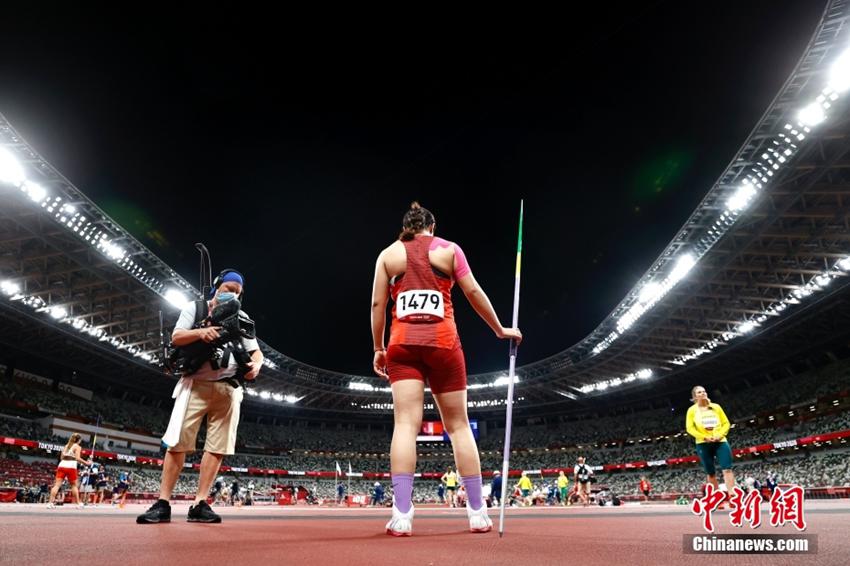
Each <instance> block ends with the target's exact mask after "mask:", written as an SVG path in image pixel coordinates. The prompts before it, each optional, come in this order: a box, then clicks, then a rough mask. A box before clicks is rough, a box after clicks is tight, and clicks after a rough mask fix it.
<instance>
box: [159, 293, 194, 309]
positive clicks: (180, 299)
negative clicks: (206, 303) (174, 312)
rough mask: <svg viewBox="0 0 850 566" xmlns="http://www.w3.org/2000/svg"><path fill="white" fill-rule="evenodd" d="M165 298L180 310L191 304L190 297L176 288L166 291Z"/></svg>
mask: <svg viewBox="0 0 850 566" xmlns="http://www.w3.org/2000/svg"><path fill="white" fill-rule="evenodd" d="M165 300H166V301H168V302H169V303H171V304H172V305H174V306H175V307H177V308H178V309H180V310H183V309H184V308H186V305H188V304H189V299H187V298H186V295H184V294H183V293H181V292H180V291H178V290H177V289H174V288H171V289H169V290H167V291H166V292H165Z"/></svg>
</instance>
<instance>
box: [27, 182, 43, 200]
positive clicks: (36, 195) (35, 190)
mask: <svg viewBox="0 0 850 566" xmlns="http://www.w3.org/2000/svg"><path fill="white" fill-rule="evenodd" d="M22 189H23V190H24V192H26V193H27V194H28V195H29V197H30V199H32V201H33V202H35V203H39V202H42V201H43V200H44V199H46V198H47V189H45V188H44V187H42V186H41V185H39V184H38V183H33V182H32V181H26V182H25V183H24V184H23V186H22Z"/></svg>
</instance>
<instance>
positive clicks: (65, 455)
mask: <svg viewBox="0 0 850 566" xmlns="http://www.w3.org/2000/svg"><path fill="white" fill-rule="evenodd" d="M63 478H67V480H68V483H70V484H71V485H74V484H75V483H77V459H76V458H75V457H74V451H73V448H72V449H71V450H69V451H68V452H62V461H61V462H59V465H58V466H57V467H56V479H57V480H60V479H63Z"/></svg>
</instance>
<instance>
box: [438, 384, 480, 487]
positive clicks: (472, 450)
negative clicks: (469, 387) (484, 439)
mask: <svg viewBox="0 0 850 566" xmlns="http://www.w3.org/2000/svg"><path fill="white" fill-rule="evenodd" d="M434 400H435V401H437V408H438V409H439V410H440V417H441V418H442V420H443V426H444V427H445V428H446V432H448V433H449V437H450V438H451V440H452V452H454V457H455V463H456V464H457V470H458V473H459V474H460V475H461V476H472V475H481V461H480V460H479V458H478V446H476V444H475V437H473V436H472V429H470V428H469V417H468V416H467V414H466V390H465V389H462V390H460V391H450V392H448V393H435V394H434Z"/></svg>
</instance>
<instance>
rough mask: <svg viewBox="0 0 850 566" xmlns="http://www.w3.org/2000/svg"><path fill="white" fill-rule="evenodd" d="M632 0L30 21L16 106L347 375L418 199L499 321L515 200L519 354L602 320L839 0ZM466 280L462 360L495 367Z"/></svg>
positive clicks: (363, 369) (39, 131)
mask: <svg viewBox="0 0 850 566" xmlns="http://www.w3.org/2000/svg"><path fill="white" fill-rule="evenodd" d="M629 6H631V7H630V8H628V9H626V10H625V11H618V10H614V9H612V8H610V7H606V8H604V9H602V8H598V9H597V8H594V11H587V12H571V13H569V14H567V15H566V16H564V17H560V16H559V17H558V18H552V17H549V16H547V14H545V13H540V14H536V15H535V16H534V17H533V18H529V19H528V21H522V22H520V21H519V19H517V21H516V22H514V21H512V20H505V21H504V22H502V23H501V24H500V25H498V26H496V25H493V26H492V27H491V26H489V25H485V24H484V23H483V22H478V25H475V26H469V27H463V26H460V25H458V26H457V29H452V30H450V29H448V27H444V26H442V25H441V26H436V27H433V28H431V29H429V30H427V31H419V30H416V31H414V30H408V29H405V28H404V26H401V25H396V26H379V25H375V26H374V29H368V28H366V27H365V26H360V25H353V26H348V27H347V29H346V30H345V31H338V30H336V29H332V27H331V26H329V25H324V23H320V22H319V21H318V20H310V21H307V22H303V25H299V22H297V21H289V22H287V24H286V25H285V26H283V27H282V28H281V29H274V26H270V29H269V30H261V29H259V25H257V24H256V21H259V20H261V19H262V17H261V16H253V20H252V19H251V18H245V21H249V22H252V23H251V25H246V24H245V23H244V22H243V20H242V19H240V20H239V21H240V23H239V24H234V23H233V22H229V21H219V22H206V23H204V22H199V21H194V20H186V21H179V22H178V21H174V22H172V23H169V24H167V25H163V24H160V25H148V26H146V27H139V28H138V29H136V27H137V26H129V25H103V26H97V27H95V26H92V25H88V26H83V27H77V26H73V25H65V24H66V23H67V22H62V24H63V25H61V26H60V25H59V23H58V22H52V23H50V22H45V21H42V20H41V19H39V20H35V19H29V20H28V21H29V22H30V23H26V22H25V21H21V22H18V24H19V25H9V26H8V27H7V26H4V28H6V29H4V33H3V36H2V38H0V47H2V52H3V55H2V56H0V112H2V113H4V114H5V115H6V117H7V118H8V119H9V120H10V121H11V122H12V124H13V125H15V127H16V128H17V129H18V130H19V131H20V132H21V133H22V135H24V137H25V138H27V139H28V141H30V143H32V144H33V145H34V146H35V147H36V148H37V149H38V150H39V151H40V152H41V153H42V154H43V155H44V156H45V157H46V158H47V159H48V160H49V161H50V162H51V163H52V164H53V165H54V166H56V167H57V168H58V169H59V170H60V171H61V172H63V173H64V174H65V175H66V176H67V177H68V178H69V179H70V180H71V181H72V182H73V183H74V184H75V185H77V187H78V188H80V189H81V190H82V191H83V192H84V193H86V194H87V195H88V196H89V198H91V199H92V200H94V201H95V202H96V203H98V204H99V205H100V206H101V207H102V208H103V209H104V210H106V211H107V213H109V214H111V215H112V216H113V217H114V218H115V219H116V220H118V221H119V223H121V224H122V225H123V226H124V227H125V228H127V229H128V230H130V231H131V232H132V233H133V234H134V235H135V236H136V237H138V238H139V239H140V240H141V241H143V242H144V243H145V244H146V245H148V246H149V247H151V249H153V250H154V251H155V252H156V253H157V254H158V255H159V256H160V257H161V258H162V259H164V260H165V261H167V262H168V263H170V264H171V265H172V266H174V267H175V268H177V269H178V271H179V272H180V273H181V274H182V275H183V276H185V277H186V278H187V279H189V281H192V282H196V281H197V256H196V253H195V251H194V248H193V243H194V242H196V241H203V242H205V243H206V244H207V246H208V247H209V249H210V251H211V253H212V257H213V263H214V267H215V269H216V270H220V269H222V268H224V267H236V268H239V269H241V270H242V271H243V272H244V273H245V274H246V276H247V278H248V279H247V281H248V283H247V287H246V291H247V297H246V304H245V308H246V310H247V311H248V312H249V313H251V314H252V316H254V317H255V318H256V319H257V321H258V329H259V332H260V335H261V337H262V338H263V339H264V340H266V341H267V342H268V343H269V344H271V345H272V346H274V347H276V348H277V349H279V350H280V351H282V352H284V353H286V354H288V355H291V356H292V357H294V358H296V359H299V360H301V361H304V362H307V363H310V364H314V365H318V366H321V367H325V368H328V369H334V370H338V371H345V372H352V373H361V374H368V373H370V364H371V359H372V355H371V336H370V332H369V299H370V291H371V281H372V272H373V269H374V260H375V257H376V256H377V253H378V252H379V251H380V249H382V248H383V247H384V246H386V245H388V244H389V243H391V242H392V240H393V238H394V237H395V236H396V234H397V231H398V229H399V226H400V222H401V216H402V214H403V213H404V211H405V210H406V207H407V205H408V204H409V202H410V201H411V200H413V199H418V200H420V201H421V202H422V204H423V205H424V206H426V207H428V208H429V209H431V210H432V211H433V212H434V213H435V215H436V217H437V225H438V226H437V230H438V234H439V235H441V236H443V237H446V238H448V239H451V240H455V241H457V242H458V243H459V244H461V245H462V246H463V248H464V250H465V251H466V253H467V256H468V258H469V260H470V264H471V267H472V269H473V272H474V273H475V275H476V277H477V278H478V280H479V281H480V282H481V283H482V285H483V287H484V289H485V290H486V291H487V293H488V294H489V295H490V298H491V300H492V301H493V303H494V305H495V307H496V309H497V312H498V313H499V315H500V317H501V318H502V321H503V323H504V324H508V323H509V321H510V311H511V297H512V289H513V263H514V251H515V239H516V221H517V213H518V205H519V199H520V197H522V198H524V199H525V202H526V232H525V237H524V243H525V249H524V252H525V253H524V255H523V272H522V274H523V292H522V305H521V313H520V327H521V328H522V330H523V332H524V334H525V337H526V341H525V343H524V344H523V347H522V350H521V356H520V362H521V363H526V362H530V361H534V360H537V359H540V358H542V357H545V356H548V355H551V354H554V353H556V352H558V351H560V350H562V349H564V348H565V347H567V346H569V345H571V344H573V343H575V342H576V341H578V340H580V339H581V338H582V337H584V336H585V335H586V334H587V333H589V332H590V331H591V330H592V329H593V328H594V327H595V326H596V325H597V324H598V323H599V322H600V321H601V320H602V318H604V317H605V316H606V315H607V314H608V313H609V312H610V311H611V309H612V308H613V307H614V306H615V305H616V303H617V302H618V301H619V300H620V299H621V298H622V297H623V296H624V294H625V293H626V292H627V291H628V289H629V288H631V286H632V285H633V284H634V283H635V281H636V280H637V278H639V277H640V275H641V274H642V273H643V272H644V271H645V270H646V269H647V267H648V266H649V265H650V263H651V262H652V260H654V259H655V258H656V257H657V255H658V254H659V253H660V251H661V250H662V249H663V247H664V246H665V245H666V244H667V243H668V242H669V240H670V239H671V238H672V237H673V235H674V234H675V233H676V231H677V230H678V229H679V228H680V227H681V225H682V224H683V223H684V221H685V220H686V218H687V216H688V215H689V214H690V212H691V211H692V210H693V209H694V207H695V206H696V205H697V204H698V202H699V201H700V200H701V199H702V197H703V196H704V195H705V193H706V192H707V191H708V189H709V188H710V187H711V185H712V184H713V182H714V181H715V180H716V179H717V177H718V176H719V175H720V173H721V172H722V170H723V168H724V167H725V166H726V165H727V164H728V162H729V161H730V160H731V158H732V157H733V156H734V154H735V152H736V151H737V149H738V148H739V147H740V145H741V143H742V142H743V140H744V139H745V138H746V136H747V135H748V134H749V132H750V130H751V129H752V127H753V126H754V124H755V123H756V121H757V120H758V118H759V117H760V116H761V114H762V113H763V111H764V110H765V109H766V107H767V106H768V104H769V103H770V101H771V100H772V98H773V97H774V96H775V94H776V93H777V92H778V90H779V88H780V87H781V85H782V83H783V82H784V80H785V79H786V78H787V76H788V74H789V73H790V72H791V70H792V68H793V66H794V65H795V64H796V62H797V60H798V58H799V56H800V55H801V54H802V51H803V49H804V48H805V46H806V43H807V42H808V40H809V38H810V37H811V34H812V33H813V31H814V26H815V25H816V24H817V22H818V20H819V18H820V16H821V12H822V10H823V7H824V2H822V1H815V0H800V1H795V2H779V1H758V2H756V1H741V0H738V1H727V2H709V3H701V4H700V5H696V3H691V2H672V1H667V2H650V3H646V4H645V5H638V3H631V4H629ZM602 10H607V12H606V11H602ZM36 21H37V22H38V23H37V24H36V23H33V22H36ZM541 22H546V24H547V27H546V28H545V29H544V28H542V27H541ZM124 23H126V21H125V22H124ZM135 23H136V24H138V22H135ZM10 24H11V22H10ZM131 28H132V29H131ZM284 28H285V29H284ZM482 28H488V29H492V31H490V32H489V33H487V34H486V37H485V36H484V35H481V36H480V37H479V36H476V35H472V34H471V32H470V30H474V29H482ZM386 29H393V30H394V31H393V32H392V33H386V32H385V31H379V30H386ZM134 30H135V31H134ZM282 38H285V39H282ZM192 217H195V218H194V219H193V218H192ZM455 302H456V304H457V305H458V309H457V310H458V315H457V316H458V324H459V327H460V332H461V338H462V339H463V341H464V346H465V350H466V353H467V362H468V365H469V370H470V372H473V373H474V372H480V371H490V370H497V369H501V368H502V367H504V366H505V365H506V345H505V344H504V343H500V342H499V341H498V340H497V339H496V338H495V337H493V335H492V334H491V333H490V331H489V329H487V327H486V325H485V324H484V323H483V322H481V321H480V320H478V319H477V317H476V315H475V314H474V313H473V312H472V309H471V308H470V307H469V305H468V304H467V303H466V301H465V300H464V299H463V296H462V294H461V293H460V291H459V290H458V291H456V293H455Z"/></svg>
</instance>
